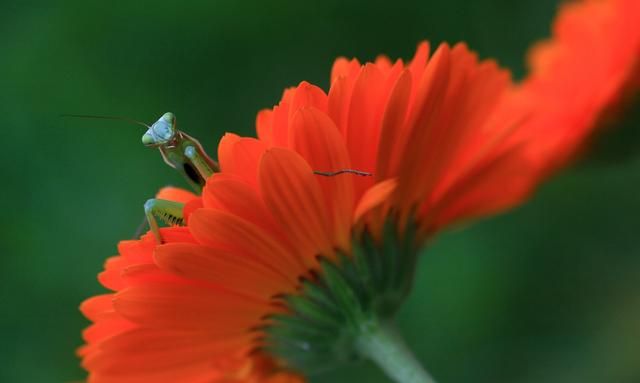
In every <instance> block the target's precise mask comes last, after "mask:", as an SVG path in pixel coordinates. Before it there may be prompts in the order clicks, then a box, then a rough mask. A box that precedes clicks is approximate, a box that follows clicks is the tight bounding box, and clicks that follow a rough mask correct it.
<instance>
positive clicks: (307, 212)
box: [259, 148, 334, 264]
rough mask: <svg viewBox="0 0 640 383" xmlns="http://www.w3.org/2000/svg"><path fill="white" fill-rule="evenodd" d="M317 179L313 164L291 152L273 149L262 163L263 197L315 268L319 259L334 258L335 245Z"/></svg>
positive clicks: (294, 242) (300, 254)
mask: <svg viewBox="0 0 640 383" xmlns="http://www.w3.org/2000/svg"><path fill="white" fill-rule="evenodd" d="M316 177H317V176H316V175H314V174H313V171H312V170H311V168H310V167H309V164H307V163H306V161H305V160H304V159H303V158H302V157H300V155H298V154H297V153H295V152H293V151H290V150H286V149H278V148H273V149H269V150H268V151H267V152H265V154H264V156H263V157H262V161H261V162H260V173H259V183H260V190H261V192H262V197H263V199H264V201H265V203H266V205H267V206H268V208H269V209H270V210H271V212H272V214H273V216H274V217H275V219H276V220H277V221H278V222H279V223H280V224H281V225H282V227H283V230H284V231H285V232H286V233H288V235H289V237H290V238H291V241H292V242H293V244H294V248H295V249H296V250H297V252H298V255H299V256H300V257H303V259H304V261H305V262H307V264H309V263H310V264H315V260H314V257H315V256H316V255H319V254H323V255H327V256H330V255H332V254H333V245H334V244H333V243H332V242H331V235H330V232H331V230H330V223H329V216H328V214H327V210H326V205H325V200H324V197H323V195H322V192H321V191H320V185H319V184H318V180H317V179H316Z"/></svg>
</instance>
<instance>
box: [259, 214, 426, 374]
mask: <svg viewBox="0 0 640 383" xmlns="http://www.w3.org/2000/svg"><path fill="white" fill-rule="evenodd" d="M391 217H392V218H388V219H387V220H386V222H385V224H384V226H383V229H382V233H381V235H379V236H378V235H374V234H373V233H372V232H371V231H370V230H368V229H365V230H363V231H361V232H359V233H355V234H354V235H353V236H352V242H351V244H352V248H351V252H350V253H347V252H344V251H337V257H336V259H335V260H329V259H326V258H322V259H320V270H318V271H317V272H313V273H312V275H311V277H309V278H303V279H302V280H301V287H300V290H299V292H298V294H295V295H284V296H278V297H274V302H275V303H276V304H278V305H282V306H284V307H285V308H286V313H282V314H274V315H271V316H269V317H268V318H266V319H267V324H266V325H265V326H264V327H263V328H261V330H262V331H264V334H265V338H264V339H263V340H262V346H261V348H262V349H263V350H264V351H266V352H267V353H269V354H272V355H275V356H278V357H279V358H281V359H282V360H283V361H284V363H285V365H286V367H288V368H292V369H294V370H297V371H304V372H306V373H315V372H319V371H322V370H327V369H331V368H333V367H335V366H337V365H339V364H341V363H344V362H349V361H353V360H357V359H360V358H361V357H362V355H361V353H359V352H358V350H357V347H356V345H357V343H358V338H360V337H361V336H362V334H363V333H364V332H366V331H367V328H366V326H367V325H368V324H369V323H375V322H388V321H391V320H392V318H393V317H394V315H395V314H396V313H397V311H398V309H399V308H400V306H401V304H402V303H403V302H404V300H405V299H406V297H407V295H408V294H409V292H410V291H411V286H412V283H413V276H414V272H415V268H416V267H415V266H416V262H417V260H418V256H419V254H420V252H421V250H422V241H420V240H419V239H418V236H417V232H416V227H417V225H416V224H415V221H414V220H411V221H410V223H408V224H405V225H403V226H402V227H403V231H402V232H401V233H400V231H399V226H398V225H397V223H398V221H397V219H396V218H395V217H393V216H391ZM378 237H379V238H378Z"/></svg>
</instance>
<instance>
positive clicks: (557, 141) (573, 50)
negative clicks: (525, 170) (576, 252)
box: [515, 0, 640, 171]
mask: <svg viewBox="0 0 640 383" xmlns="http://www.w3.org/2000/svg"><path fill="white" fill-rule="evenodd" d="M639 18H640V1H637V0H585V1H575V2H568V3H567V4H565V5H563V6H562V7H561V9H560V12H559V15H558V18H557V19H556V21H555V23H554V25H553V38H552V39H551V40H547V41H543V42H541V43H538V44H536V45H534V47H533V48H532V49H531V50H530V52H529V65H530V67H531V74H530V75H529V76H528V77H527V78H526V79H525V81H524V82H523V83H522V84H521V86H520V89H518V90H517V91H516V93H515V97H516V98H517V99H518V101H519V102H523V103H525V104H527V106H526V108H532V109H533V113H532V115H531V118H530V119H529V120H528V121H527V122H526V125H525V126H524V127H523V129H522V130H521V134H523V135H529V137H530V138H529V140H530V141H531V144H530V145H527V146H526V147H524V148H523V149H524V151H523V152H524V153H525V154H526V155H527V156H528V157H529V158H530V159H531V160H532V161H534V162H537V163H540V165H541V166H542V167H543V168H545V169H546V170H547V171H552V170H554V169H557V168H559V167H561V166H562V165H564V164H565V163H566V162H567V161H568V160H571V159H572V158H573V156H574V155H575V154H576V152H577V151H578V150H579V149H580V148H581V146H582V145H583V144H584V143H585V140H586V138H588V136H589V134H590V133H591V132H592V130H593V129H594V127H596V126H597V125H598V122H600V120H601V119H602V117H603V114H605V113H606V112H611V111H612V109H614V108H616V107H618V106H619V104H620V102H621V101H623V99H624V98H625V96H628V95H629V94H630V93H635V92H636V91H637V89H638V88H639V86H640V81H639V80H640V24H638V20H639Z"/></svg>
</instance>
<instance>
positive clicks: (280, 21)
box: [0, 0, 640, 383]
mask: <svg viewBox="0 0 640 383" xmlns="http://www.w3.org/2000/svg"><path fill="white" fill-rule="evenodd" d="M557 5H558V1H557V0H518V1H513V0H482V1H481V0H473V1H469V0H448V1H436V0H421V1H415V2H404V1H392V2H390V1H380V0H366V1H348V2H347V1H340V0H323V1H295V0H271V1H262V0H254V1H244V2H240V1H232V0H225V1H222V0H218V1H182V2H170V1H154V2H142V1H135V2H117V1H116V2H106V1H100V2H98V1H95V2H94V1H80V0H69V1H64V2H52V1H40V2H34V1H23V2H3V4H2V10H1V12H0V84H1V87H0V116H1V119H0V127H1V128H0V129H1V130H0V132H1V133H2V135H1V136H2V140H3V148H2V150H0V160H1V165H0V168H1V172H2V173H1V175H0V180H2V187H1V189H0V190H2V196H1V197H2V198H0V204H1V205H0V208H1V210H0V211H1V212H2V213H3V217H2V220H0V229H1V230H0V235H1V237H0V239H1V240H0V288H1V290H0V310H1V312H0V382H14V383H15V382H31V383H33V382H35V383H37V382H70V381H75V380H79V379H82V378H83V377H84V373H83V371H82V370H81V369H80V368H79V366H78V361H77V360H76V358H75V356H74V349H75V348H76V347H77V346H79V345H80V344H81V339H80V331H81V329H82V328H83V327H85V326H86V325H87V321H86V320H85V319H83V318H82V316H81V315H80V313H79V312H78V309H77V307H78V305H79V303H80V302H81V301H82V300H83V299H85V298H86V297H89V296H91V295H93V294H96V293H100V292H102V291H104V290H103V289H102V288H101V287H100V286H99V285H98V283H97V281H96V274H97V272H98V271H100V270H101V267H102V263H103V261H104V260H105V258H106V257H108V256H110V255H113V254H115V251H116V248H115V246H116V243H117V241H118V240H120V239H125V238H130V237H131V236H132V235H133V234H134V231H135V229H136V227H137V226H138V224H139V222H140V220H141V218H142V204H143V202H144V201H145V200H146V199H147V198H149V197H150V196H152V195H153V194H154V193H155V191H156V190H158V189H159V188H160V187H161V186H163V185H167V184H174V185H183V182H182V180H181V178H180V176H179V175H178V174H176V173H175V172H174V171H172V170H171V169H169V168H168V167H167V166H165V165H164V164H163V163H162V161H161V159H160V156H159V154H158V153H157V151H155V150H151V149H147V148H144V147H143V146H142V144H141V143H140V136H141V134H142V130H141V129H139V127H136V126H134V125H129V124H126V123H120V122H105V121H93V120H91V121H89V120H87V121H85V120H71V119H63V118H60V117H59V115H60V114H62V113H82V114H107V115H119V116H128V117H131V118H136V119H140V120H142V121H146V122H148V123H151V122H153V121H155V120H156V118H157V117H159V116H160V115H161V114H162V113H164V112H165V111H172V112H174V113H175V114H176V115H177V117H178V121H179V126H180V127H181V128H182V129H183V130H185V131H187V132H188V133H190V134H191V135H193V136H195V137H198V138H200V140H201V141H202V143H203V144H204V145H205V147H206V148H208V149H209V151H211V152H212V153H215V148H216V144H217V141H218V140H219V138H220V137H221V135H222V134H223V133H224V132H225V131H233V132H237V133H241V134H245V135H253V126H254V119H255V114H256V112H257V111H258V110H259V109H261V108H264V107H271V106H272V105H273V104H274V103H276V102H277V101H278V100H279V97H280V95H281V92H282V90H283V89H284V88H285V87H287V86H292V85H295V84H297V83H298V82H300V81H301V80H308V81H311V82H313V83H315V84H318V85H320V86H322V87H323V88H324V89H327V87H328V77H329V70H330V67H331V64H332V62H333V59H334V58H335V57H337V56H339V55H346V56H350V57H351V56H356V57H359V58H360V59H367V60H370V59H373V58H375V56H376V55H377V54H379V53H387V54H389V55H390V56H392V57H403V58H410V57H411V56H412V54H413V51H414V48H415V46H416V44H417V43H418V42H419V41H421V40H423V39H429V40H431V41H433V42H440V41H449V42H456V41H460V40H464V41H466V42H468V43H469V45H470V46H471V47H472V48H473V49H475V50H477V51H478V52H480V55H481V57H485V58H487V57H494V58H496V59H498V60H499V61H500V63H502V64H503V65H504V66H507V67H509V68H511V69H512V70H513V72H514V75H515V76H516V77H521V76H522V75H523V74H524V73H525V65H524V53H525V51H526V49H527V46H528V45H529V44H530V43H532V42H533V41H535V40H537V39H540V38H543V37H545V36H548V34H549V28H550V27H549V25H550V22H551V20H552V18H553V15H554V12H555V10H556V8H557ZM594 54H596V55H597V52H594ZM637 106H638V103H636V104H635V109H634V105H630V106H629V108H627V111H628V113H627V116H626V117H625V118H624V119H623V120H622V121H620V122H619V123H618V124H617V125H618V126H616V127H614V128H613V129H611V130H610V131H609V132H608V133H607V134H604V135H603V136H602V137H601V139H600V140H598V141H597V143H596V144H595V149H594V150H593V151H591V154H590V155H589V156H587V157H586V158H585V159H583V160H582V161H580V162H579V163H577V164H576V165H575V166H573V167H572V168H571V169H569V170H567V171H565V172H563V173H561V174H559V175H558V176H556V177H555V178H554V179H552V180H551V181H550V182H548V183H547V184H545V185H543V186H542V187H541V189H540V190H539V192H538V193H537V194H536V195H535V197H534V198H533V199H532V200H531V201H529V202H528V203H527V204H525V205H524V206H521V207H519V208H517V209H515V210H513V211H511V212H508V213H507V214H503V215H501V216H498V217H494V218H491V219H487V220H483V221H481V222H477V223H475V224H473V225H470V226H468V227H464V228H458V229H455V230H451V231H449V232H447V233H444V234H443V235H441V236H440V237H439V238H438V239H437V240H436V241H435V243H434V244H433V245H432V246H431V247H430V248H429V249H428V251H427V252H426V253H425V256H424V257H423V259H422V261H421V264H420V269H419V272H418V281H417V284H416V288H415V291H414V293H413V295H412V296H411V298H410V300H409V301H408V303H407V304H406V306H405V307H404V309H403V311H402V312H401V314H400V318H399V322H400V325H401V327H402V330H403V332H404V333H405V335H406V336H407V338H408V341H409V343H410V344H411V346H412V347H413V348H414V349H415V351H416V353H417V354H418V356H419V357H420V359H421V360H422V361H424V363H425V364H426V366H427V367H428V368H429V370H430V371H431V372H432V374H433V375H434V376H435V377H437V378H438V380H439V381H440V382H442V383H457V382H460V383H462V382H474V383H482V382H487V383H489V382H491V383H495V382H519V383H528V382H546V383H555V382H558V383H571V382H580V383H591V382H593V383H596V382H598V383H612V382H613V383H634V382H640V238H639V235H640V230H639V229H640V197H639V193H638V188H639V187H640V156H639V155H638V154H639V153H640V127H639V126H638V124H640V113H638V112H637V111H634V110H637V109H638V108H637ZM352 381H360V382H385V381H387V380H386V378H385V377H384V376H383V375H382V374H381V373H380V372H379V371H378V370H377V369H376V368H375V367H374V366H372V365H369V364H367V363H362V364H358V365H354V366H348V367H345V368H343V369H341V370H338V371H335V372H331V373H328V374H325V375H321V376H317V377H314V378H313V379H312V382H352Z"/></svg>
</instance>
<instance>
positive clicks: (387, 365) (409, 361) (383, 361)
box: [356, 321, 435, 383]
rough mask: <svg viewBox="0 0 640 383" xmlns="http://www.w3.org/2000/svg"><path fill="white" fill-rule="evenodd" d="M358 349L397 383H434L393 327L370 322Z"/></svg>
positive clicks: (362, 334) (363, 329)
mask: <svg viewBox="0 0 640 383" xmlns="http://www.w3.org/2000/svg"><path fill="white" fill-rule="evenodd" d="M356 347H357V350H358V352H359V353H360V354H361V355H362V356H364V357H367V358H369V359H371V360H372V361H374V362H375V363H376V364H377V365H378V367H380V368H381V369H382V370H383V371H384V372H385V373H386V374H387V375H388V376H389V377H390V378H391V379H393V380H394V381H396V382H397V383H435V380H433V378H432V377H431V375H429V373H428V372H427V371H425V369H424V368H423V367H422V365H421V364H420V362H418V360H417V359H416V357H415V356H414V355H413V353H412V352H411V350H409V348H408V347H407V345H406V343H405V342H404V340H403V339H402V337H400V335H399V334H398V332H397V331H396V330H395V328H394V326H393V325H391V324H386V323H380V322H379V321H371V322H368V323H367V324H366V325H364V326H362V327H361V331H360V337H359V338H358V341H357V343H356Z"/></svg>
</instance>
